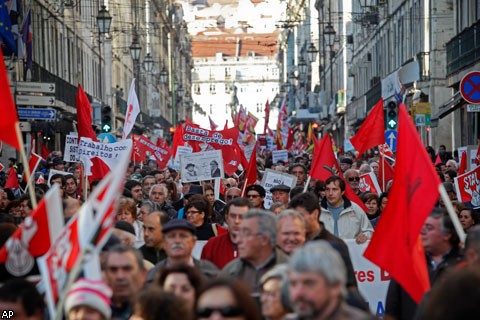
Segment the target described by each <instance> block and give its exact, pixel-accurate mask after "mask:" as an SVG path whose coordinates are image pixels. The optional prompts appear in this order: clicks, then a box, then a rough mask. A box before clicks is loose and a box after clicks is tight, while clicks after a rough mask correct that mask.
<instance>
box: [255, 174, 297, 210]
mask: <svg viewBox="0 0 480 320" xmlns="http://www.w3.org/2000/svg"><path fill="white" fill-rule="evenodd" d="M279 184H284V185H286V186H289V187H290V188H291V189H293V188H294V187H295V185H296V184H297V177H296V176H294V175H291V174H288V173H282V172H278V171H275V170H272V169H266V170H265V173H264V174H263V179H262V186H263V187H264V188H265V191H266V195H265V199H264V202H263V204H264V206H265V208H266V209H270V206H271V205H272V203H273V200H272V193H271V192H270V189H271V188H273V187H274V186H276V185H279Z"/></svg>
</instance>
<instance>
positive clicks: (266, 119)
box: [263, 100, 270, 134]
mask: <svg viewBox="0 0 480 320" xmlns="http://www.w3.org/2000/svg"><path fill="white" fill-rule="evenodd" d="M269 121H270V102H269V101H268V100H267V102H266V103H265V125H264V126H263V134H266V133H267V128H268V122H269Z"/></svg>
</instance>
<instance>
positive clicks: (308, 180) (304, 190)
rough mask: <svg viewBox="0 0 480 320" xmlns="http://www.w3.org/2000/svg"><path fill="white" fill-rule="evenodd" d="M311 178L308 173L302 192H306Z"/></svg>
mask: <svg viewBox="0 0 480 320" xmlns="http://www.w3.org/2000/svg"><path fill="white" fill-rule="evenodd" d="M311 179H312V177H311V176H310V175H309V176H308V178H307V182H305V187H303V192H307V190H308V185H309V184H310V180H311Z"/></svg>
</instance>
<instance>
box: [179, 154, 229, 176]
mask: <svg viewBox="0 0 480 320" xmlns="http://www.w3.org/2000/svg"><path fill="white" fill-rule="evenodd" d="M180 167H181V172H182V182H194V181H206V180H212V179H215V178H221V177H223V176H224V169H223V157H222V151H221V150H212V151H205V152H195V153H191V154H183V155H180Z"/></svg>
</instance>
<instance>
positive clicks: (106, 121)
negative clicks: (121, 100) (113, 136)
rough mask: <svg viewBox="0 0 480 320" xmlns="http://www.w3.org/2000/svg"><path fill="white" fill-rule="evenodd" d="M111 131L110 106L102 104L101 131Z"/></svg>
mask: <svg viewBox="0 0 480 320" xmlns="http://www.w3.org/2000/svg"><path fill="white" fill-rule="evenodd" d="M110 131H112V108H111V107H110V106H102V132H110Z"/></svg>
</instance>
